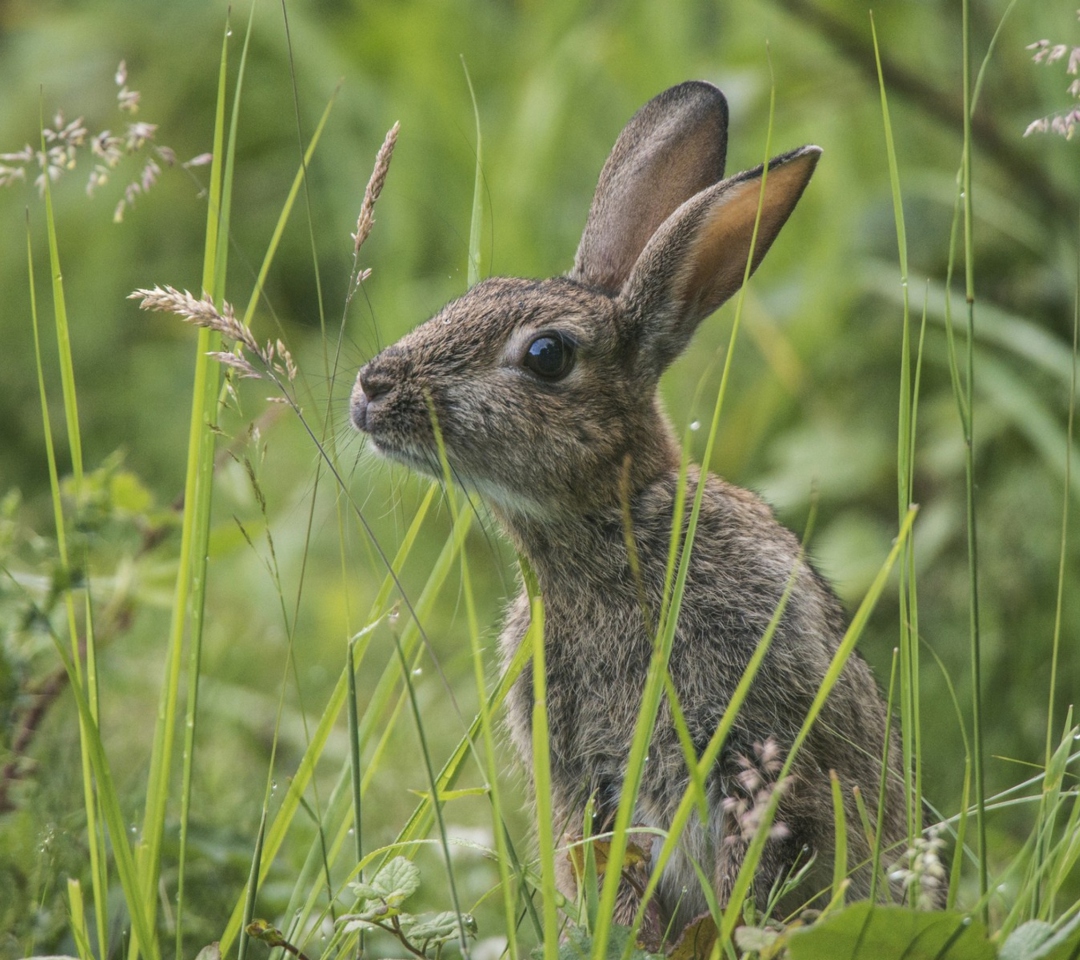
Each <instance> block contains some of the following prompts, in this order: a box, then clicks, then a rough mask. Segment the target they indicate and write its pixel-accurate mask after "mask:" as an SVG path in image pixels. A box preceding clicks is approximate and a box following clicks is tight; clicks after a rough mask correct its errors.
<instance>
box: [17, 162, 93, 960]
mask: <svg viewBox="0 0 1080 960" xmlns="http://www.w3.org/2000/svg"><path fill="white" fill-rule="evenodd" d="M45 218H46V228H47V231H48V236H49V257H50V266H51V267H52V274H53V288H52V289H53V303H54V307H53V310H54V324H55V326H56V329H57V343H58V345H61V344H67V346H68V351H67V359H66V360H65V359H64V356H65V354H64V351H63V350H62V349H61V353H60V356H61V377H62V380H63V384H64V386H63V389H64V393H65V398H66V397H67V395H68V394H69V393H70V394H71V404H72V405H74V402H75V398H74V392H75V382H74V366H73V364H72V362H71V354H70V340H69V339H68V337H67V307H66V301H65V299H64V287H63V275H62V274H61V272H60V264H59V247H58V243H57V239H56V221H55V218H54V216H53V208H52V192H51V188H50V186H49V178H48V177H47V176H46V177H45ZM26 255H27V266H28V269H29V281H30V318H31V324H32V326H33V331H34V357H35V364H36V367H37V378H38V394H39V398H40V401H41V422H42V429H43V433H44V438H45V452H46V457H47V459H48V465H49V489H50V493H51V499H52V506H53V521H54V524H55V526H56V546H57V553H58V554H59V557H60V566H61V569H62V570H63V575H64V576H65V577H66V578H67V580H68V587H67V589H66V590H65V591H64V607H65V611H66V613H67V624H68V635H69V637H70V642H71V656H72V660H73V663H74V666H75V678H76V680H77V682H78V683H79V686H80V688H81V687H82V686H83V684H84V682H85V681H84V678H83V670H82V662H81V658H80V654H79V628H78V621H77V619H76V616H75V597H74V593H73V590H72V584H71V581H72V579H73V574H72V570H71V564H70V561H69V559H68V547H67V529H66V526H65V520H64V501H63V496H62V494H61V490H60V472H59V469H58V467H57V462H56V447H55V445H54V443H53V436H52V420H51V417H50V416H49V403H48V394H47V391H46V389H45V370H44V365H43V361H42V355H41V337H40V330H39V323H38V312H37V292H36V290H37V286H36V282H35V277H34V256H33V243H32V238H31V234H30V219H29V212H28V213H27V221H26ZM61 330H63V331H64V333H63V337H61ZM67 410H68V404H67V400H66V399H65V411H67ZM69 416H70V414H69ZM75 417H76V419H75V421H74V437H72V433H71V431H72V426H71V423H72V421H70V420H69V425H68V445H69V447H70V448H71V458H72V470H73V472H77V475H78V476H79V477H80V482H79V485H77V487H76V490H77V493H76V496H77V497H78V491H79V490H81V477H82V452H81V451H82V446H81V440H80V434H79V429H78V419H77V417H78V412H77V410H76V411H75ZM88 596H89V593H88ZM88 649H89V648H88ZM88 663H89V661H88ZM94 675H95V677H96V671H95V674H94ZM92 702H93V706H94V710H93V716H94V717H95V718H96V716H97V698H96V697H94V698H93V700H92ZM79 744H80V751H79V753H80V762H81V767H82V787H83V806H84V809H85V811H86V831H87V844H88V846H89V849H90V876H91V889H92V893H93V897H94V919H95V921H96V925H97V936H98V950H99V953H100V956H102V957H105V956H107V954H108V902H107V901H108V854H107V850H106V845H105V837H104V835H103V833H102V830H101V826H100V818H99V816H98V799H97V795H96V792H95V790H94V778H93V772H92V768H91V764H90V758H89V756H88V754H87V750H86V731H85V730H84V729H83V725H82V719H81V717H80V720H79Z"/></svg>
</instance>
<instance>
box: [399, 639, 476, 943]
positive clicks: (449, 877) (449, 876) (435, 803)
mask: <svg viewBox="0 0 1080 960" xmlns="http://www.w3.org/2000/svg"><path fill="white" fill-rule="evenodd" d="M391 632H392V633H394V649H395V650H397V655H398V662H399V663H400V664H401V677H402V681H403V683H404V684H405V689H406V691H407V692H408V694H409V706H410V707H411V709H412V714H413V720H414V721H415V723H416V736H417V739H418V740H419V741H420V753H421V754H422V756H423V758H424V770H425V771H426V773H427V778H428V786H429V787H430V788H431V797H432V803H431V808H432V810H434V811H435V822H436V825H437V827H438V834H439V843H440V845H441V846H442V853H443V860H444V863H445V864H446V881H447V885H448V886H449V889H450V902H451V903H452V904H453V909H454V913H455V914H457V920H458V944H459V946H460V948H461V955H462V956H463V957H465V960H468V958H469V940H468V937H467V936H466V934H465V921H464V920H463V919H462V916H461V901H460V899H459V898H458V892H457V883H456V882H455V880H454V864H453V862H452V861H451V859H450V841H449V839H448V837H447V833H446V821H445V820H443V814H442V806H443V800H442V794H441V792H440V791H439V783H438V778H437V777H436V776H435V768H434V767H433V766H432V763H431V751H430V750H429V749H428V744H427V735H426V734H425V733H424V719H423V717H421V715H420V705H419V704H418V703H417V702H416V688H415V687H413V684H412V671H411V670H410V669H409V664H408V661H407V660H406V659H405V651H404V650H403V649H402V647H401V638H400V637H399V636H398V634H397V633H396V632H395V631H391Z"/></svg>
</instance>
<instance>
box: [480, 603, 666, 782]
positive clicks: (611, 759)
mask: <svg viewBox="0 0 1080 960" xmlns="http://www.w3.org/2000/svg"><path fill="white" fill-rule="evenodd" d="M625 609H626V608H625V607H623V608H622V610H619V609H615V608H614V607H610V608H605V607H604V606H603V605H601V604H596V603H592V604H589V605H585V604H582V605H579V606H578V607H577V608H576V609H573V610H569V611H568V610H564V609H561V608H560V605H558V604H553V605H551V607H550V609H549V610H548V611H546V618H545V631H544V633H545V643H544V656H545V666H546V676H547V691H546V706H547V719H548V730H549V741H550V754H551V758H552V777H553V778H554V779H555V780H556V782H557V783H558V782H561V784H562V785H563V787H564V789H571V788H572V789H577V788H578V787H579V786H580V787H582V788H586V789H589V790H600V791H603V790H605V789H607V788H609V787H610V788H611V789H615V790H617V789H618V787H619V785H620V784H621V777H622V773H623V771H624V770H625V767H626V761H627V757H628V756H629V753H630V749H631V743H632V740H633V735H634V728H635V726H636V724H637V717H638V712H639V710H640V707H641V700H642V695H643V692H644V689H645V683H646V679H647V676H648V670H649V663H650V660H651V657H652V641H651V639H650V638H649V636H648V635H647V634H646V633H645V630H644V627H643V625H642V622H641V616H640V612H638V611H636V610H631V612H630V613H629V614H628V613H626V612H624V611H625ZM527 629H528V612H527V607H524V608H523V605H522V604H521V603H520V602H519V603H518V604H517V605H516V606H515V608H514V610H513V611H512V613H511V616H510V618H509V621H508V623H507V626H506V629H505V631H504V633H503V637H502V647H503V657H504V661H507V662H508V660H509V658H510V657H511V656H512V655H513V652H514V651H516V649H517V647H518V645H519V644H520V642H521V640H522V638H523V637H524V634H525V632H526V631H527ZM533 704H534V689H533V682H532V671H531V670H530V669H529V668H528V667H527V668H526V669H525V671H524V672H523V673H522V675H521V677H519V679H518V681H517V683H516V684H515V685H514V688H513V689H512V691H511V693H510V696H509V698H508V722H509V725H510V732H511V737H512V739H513V741H514V743H515V746H516V747H517V748H518V751H519V753H520V754H521V756H522V759H523V760H524V761H525V762H526V764H528V762H529V755H530V753H531V728H532V710H533ZM669 743H670V745H671V746H672V747H673V748H674V749H673V751H672V752H673V756H672V760H673V761H678V762H680V763H681V757H682V754H681V748H679V747H678V744H677V739H676V737H675V735H674V729H673V726H672V723H671V720H670V716H669V711H668V709H667V705H666V704H663V705H662V706H661V711H660V715H659V716H658V718H657V724H656V729H655V733H654V737H653V743H652V745H651V746H650V761H649V763H650V765H651V766H652V767H653V768H654V769H658V770H659V769H660V768H661V767H662V766H663V765H664V763H663V760H662V759H661V757H662V755H664V754H666V753H667V752H668V750H667V749H666V746H667V745H668V744H669Z"/></svg>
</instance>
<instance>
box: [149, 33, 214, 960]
mask: <svg viewBox="0 0 1080 960" xmlns="http://www.w3.org/2000/svg"><path fill="white" fill-rule="evenodd" d="M230 33H231V30H230V28H229V26H228V24H226V29H225V33H224V36H223V38H222V48H221V61H220V65H219V72H218V95H217V107H216V114H215V121H214V145H213V161H212V164H211V168H210V190H209V203H208V210H207V221H206V239H205V243H204V250H203V278H202V286H203V289H204V290H205V291H208V292H210V293H215V292H216V291H219V290H220V289H222V288H223V282H224V278H223V276H221V275H219V264H220V262H221V261H220V256H219V244H220V243H221V241H222V238H223V237H225V236H227V226H228V225H227V222H225V221H224V218H223V206H222V190H223V184H222V176H223V175H222V170H223V166H224V162H225V161H224V156H223V149H224V130H225V102H226V100H225V94H226V89H227V83H228V77H227V63H228V44H229V36H230ZM220 340H221V337H220V334H217V333H216V332H213V331H210V330H208V329H205V328H200V330H199V335H198V343H197V347H196V351H197V352H196V359H195V376H194V385H193V389H192V407H191V419H190V424H189V429H188V456H187V475H186V478H185V482H184V516H183V522H182V527H181V539H180V558H179V567H178V570H177V577H176V586H175V591H174V596H173V609H172V619H171V625H170V631H169V650H168V654H167V656H166V670H165V677H164V679H163V682H162V691H161V698H160V701H159V704H158V716H157V723H156V727H155V735H154V745H153V750H152V753H151V758H150V774H149V778H148V783H147V795H146V808H145V813H144V817H143V827H142V835H143V841H144V842H145V843H146V845H147V861H146V862H147V872H146V876H145V877H144V893H145V896H146V897H147V902H148V905H149V909H150V911H151V916H154V915H156V912H157V902H158V900H157V884H158V877H159V876H160V873H161V844H162V837H163V833H164V828H165V816H166V809H167V805H168V799H169V782H170V779H171V773H172V752H173V743H174V740H175V732H176V722H177V717H178V713H179V706H178V704H179V688H180V676H181V658H182V654H183V647H184V634H185V627H186V626H187V620H188V614H189V612H190V614H191V616H192V621H191V624H190V633H191V637H190V643H191V655H192V657H194V658H195V660H196V662H197V658H198V647H199V644H200V642H201V638H200V633H201V625H202V613H203V608H204V599H205V590H206V557H207V544H208V541H209V528H210V498H211V492H212V489H213V468H214V456H213V455H214V435H213V432H212V431H211V429H210V427H209V425H210V424H212V423H213V422H214V421H215V419H216V413H217V403H216V400H217V393H218V383H219V379H220V374H219V370H218V364H217V362H216V361H214V360H212V359H210V358H209V357H208V356H207V353H208V352H209V351H211V350H215V349H218V347H219V345H220ZM197 680H198V677H197V674H196V676H195V677H194V678H192V679H191V683H197ZM189 696H190V689H189ZM189 746H190V745H189ZM189 763H190V758H189V759H188V760H187V761H185V765H187V764H189ZM188 779H189V780H190V773H189V775H188ZM138 946H139V944H136V943H135V942H133V943H132V949H131V951H130V952H129V956H130V957H131V960H134V957H135V955H136V949H137V947H138Z"/></svg>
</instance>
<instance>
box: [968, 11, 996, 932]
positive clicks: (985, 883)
mask: <svg viewBox="0 0 1080 960" xmlns="http://www.w3.org/2000/svg"><path fill="white" fill-rule="evenodd" d="M961 18H962V25H963V29H962V41H961V42H962V45H963V56H962V69H963V99H964V152H963V164H962V174H961V183H962V184H963V212H964V298H965V301H966V303H967V316H968V342H967V384H966V386H967V414H968V415H967V435H966V437H965V458H964V474H965V488H966V494H967V497H966V500H967V542H968V571H969V601H970V607H969V621H970V630H971V643H970V655H971V697H972V700H971V727H972V737H971V741H972V744H971V745H972V752H973V756H974V761H975V763H974V776H975V783H974V788H975V832H976V835H977V837H978V853H979V895H980V898H981V900H982V909H981V916H982V920H983V922H984V923H989V919H990V913H989V905H988V903H987V892H988V890H989V888H990V879H989V865H988V863H987V854H988V851H987V845H986V783H985V775H984V771H983V723H982V640H981V627H980V622H979V551H978V535H977V531H976V516H977V515H976V507H975V407H974V403H975V237H974V227H973V214H972V211H973V197H972V193H971V190H972V182H971V163H972V150H973V146H974V144H973V141H972V136H971V114H972V102H971V95H972V90H971V0H961Z"/></svg>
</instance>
